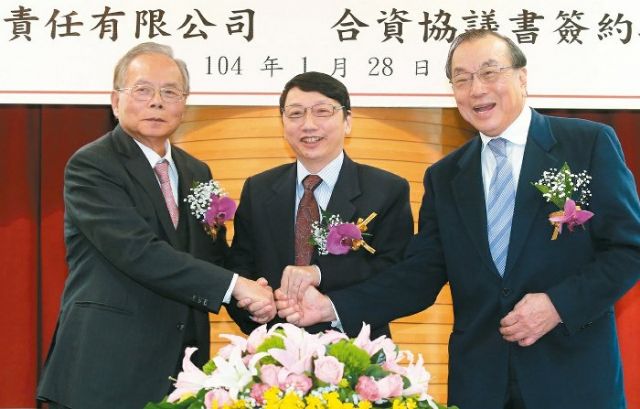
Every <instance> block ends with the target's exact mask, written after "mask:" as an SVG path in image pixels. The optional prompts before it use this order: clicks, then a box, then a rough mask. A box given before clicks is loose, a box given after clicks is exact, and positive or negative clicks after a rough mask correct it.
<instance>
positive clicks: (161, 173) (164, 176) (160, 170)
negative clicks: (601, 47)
mask: <svg viewBox="0 0 640 409" xmlns="http://www.w3.org/2000/svg"><path fill="white" fill-rule="evenodd" d="M153 170H154V171H155V172H156V175H157V176H158V180H159V181H160V190H162V196H164V202H165V204H166V205H167V210H169V216H171V221H172V222H173V227H177V226H178V217H179V216H180V212H179V211H178V205H177V204H176V201H175V199H174V198H173V192H172V191H171V181H170V180H169V162H167V161H166V160H165V159H163V160H161V161H160V162H158V163H157V164H156V166H154V168H153Z"/></svg>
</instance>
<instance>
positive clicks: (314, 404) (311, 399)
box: [304, 395, 324, 409]
mask: <svg viewBox="0 0 640 409" xmlns="http://www.w3.org/2000/svg"><path fill="white" fill-rule="evenodd" d="M304 400H305V402H306V403H307V406H305V409H323V408H324V405H323V403H322V399H320V398H319V397H317V396H313V395H308V396H307V397H305V398H304Z"/></svg>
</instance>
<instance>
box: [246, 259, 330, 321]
mask: <svg viewBox="0 0 640 409" xmlns="http://www.w3.org/2000/svg"><path fill="white" fill-rule="evenodd" d="M256 283H258V284H259V285H261V286H262V287H263V288H265V289H268V290H269V291H271V287H269V285H268V283H267V281H266V280H265V279H264V278H260V279H258V280H257V281H256ZM319 284H320V270H319V268H318V267H317V266H287V267H285V269H284V270H283V272H282V279H281V281H280V288H278V289H277V290H276V291H275V298H276V299H275V302H274V303H273V304H271V303H267V302H264V301H263V300H258V299H253V298H252V297H245V298H238V297H236V299H237V300H238V307H239V308H244V309H246V310H247V311H249V313H250V314H251V319H252V320H253V321H255V322H258V323H261V324H262V323H265V322H269V321H271V320H272V319H273V318H274V317H275V314H276V312H277V314H278V315H279V316H280V317H281V318H283V319H286V320H287V322H289V323H292V324H295V325H298V326H303V327H304V326H309V325H313V324H315V323H318V322H327V321H332V320H333V319H335V315H334V313H333V306H332V304H331V301H330V300H329V298H328V297H327V296H325V295H323V294H321V293H320V292H319V291H318V290H317V289H316V287H317V286H318V285H319ZM272 300H273V294H272Z"/></svg>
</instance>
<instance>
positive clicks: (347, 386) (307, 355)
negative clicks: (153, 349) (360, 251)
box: [144, 324, 454, 409]
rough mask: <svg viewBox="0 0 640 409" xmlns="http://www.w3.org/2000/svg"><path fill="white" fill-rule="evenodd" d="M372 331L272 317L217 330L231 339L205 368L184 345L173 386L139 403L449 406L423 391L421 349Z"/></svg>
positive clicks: (194, 408)
mask: <svg viewBox="0 0 640 409" xmlns="http://www.w3.org/2000/svg"><path fill="white" fill-rule="evenodd" d="M369 334H370V328H369V326H368V325H363V328H362V331H361V332H360V334H359V335H358V337H356V338H353V339H349V338H347V336H346V335H345V334H343V333H341V332H338V331H333V330H332V331H327V332H325V333H323V334H309V333H308V332H306V331H305V330H304V329H303V328H298V327H296V326H294V325H292V324H277V325H274V326H273V327H272V328H271V329H270V330H267V327H266V325H263V326H261V327H259V328H257V329H255V330H254V331H253V332H252V333H251V334H250V335H249V337H248V338H243V337H238V336H234V335H221V336H222V337H224V338H227V339H229V340H230V341H231V343H230V344H229V345H227V346H225V347H223V348H222V349H221V350H220V352H219V353H218V355H217V356H216V357H214V358H213V359H212V360H211V361H209V362H208V363H207V364H206V365H205V366H204V367H203V369H202V370H200V369H198V368H197V367H196V366H195V365H194V364H193V363H192V362H191V360H190V358H191V355H192V354H193V353H194V351H195V350H196V349H195V348H187V349H186V351H185V356H184V359H183V371H182V372H180V374H179V375H178V378H177V379H176V380H175V390H174V391H173V392H172V393H171V394H170V395H169V396H168V397H167V398H165V400H164V401H162V402H160V403H151V402H150V403H148V404H147V405H146V406H145V408H144V409H253V408H264V409H303V408H304V409H371V408H373V407H376V408H377V407H385V408H393V409H429V408H430V409H446V406H443V405H440V404H438V403H436V402H434V400H433V399H432V398H431V396H429V395H428V393H427V388H428V383H429V378H430V375H429V373H428V372H427V371H426V370H425V369H424V367H423V360H422V356H421V355H419V356H418V359H417V360H416V361H415V362H414V360H413V355H412V354H411V353H410V352H406V351H398V348H397V346H396V345H395V344H394V343H393V342H392V341H391V339H389V338H387V337H385V336H381V337H379V338H376V339H375V340H373V341H372V340H370V338H369ZM405 358H406V359H407V360H408V362H409V363H408V364H407V365H406V366H401V365H400V364H399V362H400V361H401V360H402V359H405ZM451 409H454V408H451Z"/></svg>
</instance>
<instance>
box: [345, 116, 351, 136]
mask: <svg viewBox="0 0 640 409" xmlns="http://www.w3.org/2000/svg"><path fill="white" fill-rule="evenodd" d="M351 119H352V117H351V111H349V112H348V113H346V114H345V116H344V134H345V135H349V134H350V133H351Z"/></svg>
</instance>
